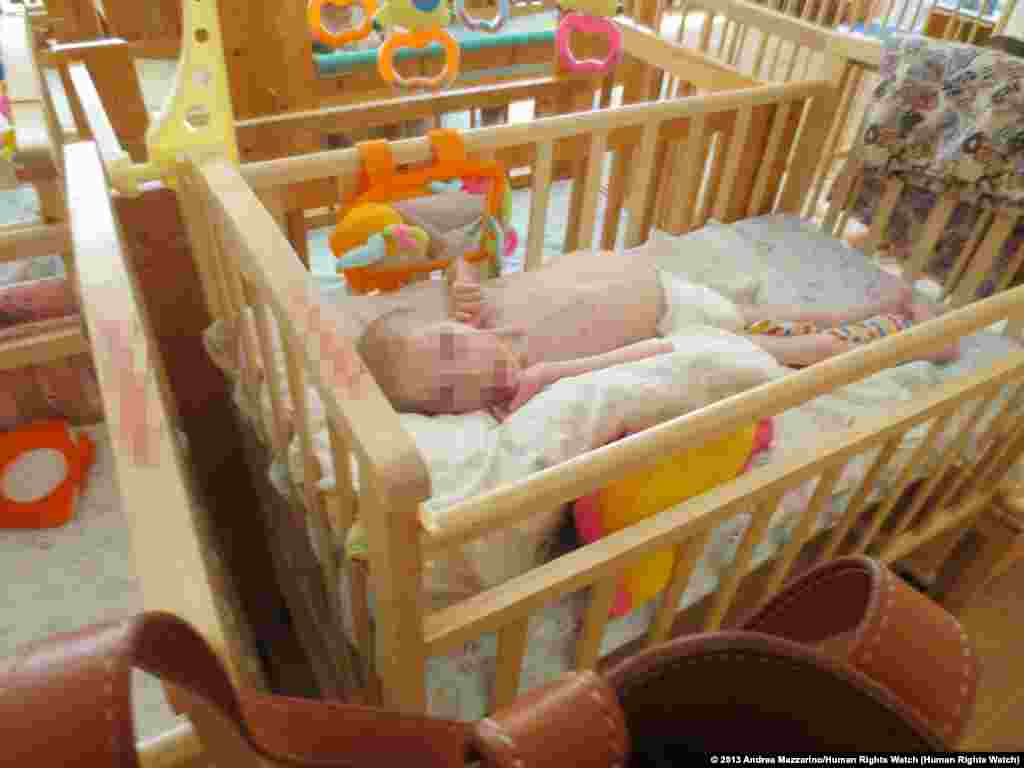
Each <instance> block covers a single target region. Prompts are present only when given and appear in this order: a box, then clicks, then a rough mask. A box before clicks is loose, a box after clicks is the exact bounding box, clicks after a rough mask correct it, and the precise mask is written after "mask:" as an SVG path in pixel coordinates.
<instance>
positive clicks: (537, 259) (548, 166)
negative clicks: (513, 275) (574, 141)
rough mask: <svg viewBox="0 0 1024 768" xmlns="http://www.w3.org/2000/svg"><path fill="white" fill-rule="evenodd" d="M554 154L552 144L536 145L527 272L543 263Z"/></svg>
mask: <svg viewBox="0 0 1024 768" xmlns="http://www.w3.org/2000/svg"><path fill="white" fill-rule="evenodd" d="M554 152H555V149H554V143H553V142H550V141H544V142H541V143H540V144H538V145H537V154H536V157H535V158H534V161H533V183H532V184H531V185H530V232H529V235H528V237H527V240H526V262H525V263H524V265H523V268H524V269H525V270H527V271H529V270H534V269H538V268H539V267H540V266H541V265H542V264H543V263H544V231H545V229H546V228H547V218H548V200H549V199H550V195H551V173H552V167H553V164H554Z"/></svg>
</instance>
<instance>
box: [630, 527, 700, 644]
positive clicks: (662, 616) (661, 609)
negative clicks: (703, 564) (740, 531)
mask: <svg viewBox="0 0 1024 768" xmlns="http://www.w3.org/2000/svg"><path fill="white" fill-rule="evenodd" d="M712 533H713V529H711V528H709V529H708V530H706V531H704V532H702V533H699V534H697V535H696V536H692V537H690V538H689V539H687V540H686V541H685V542H683V543H682V544H680V545H679V546H677V547H676V552H675V560H674V561H673V563H672V574H671V576H669V581H668V586H667V587H665V589H664V590H663V591H662V593H661V600H660V601H659V603H658V612H657V613H656V614H655V615H654V621H653V622H652V624H651V629H650V631H649V632H648V633H647V640H646V641H645V642H646V645H647V647H648V648H650V647H651V646H654V645H658V644H659V643H663V642H665V640H667V639H668V636H669V633H670V632H671V631H672V622H673V620H674V619H675V617H676V609H677V607H678V606H679V601H680V600H681V599H682V597H683V593H684V592H686V587H687V586H689V584H690V578H691V577H692V576H693V570H694V568H696V567H697V563H699V562H700V556H701V555H702V554H704V550H706V549H707V546H708V542H709V541H710V540H711V534H712Z"/></svg>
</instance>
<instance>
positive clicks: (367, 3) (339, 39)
mask: <svg viewBox="0 0 1024 768" xmlns="http://www.w3.org/2000/svg"><path fill="white" fill-rule="evenodd" d="M352 6H358V7H359V8H362V10H363V23H362V24H360V25H359V26H358V27H351V26H346V25H344V24H337V25H332V26H333V27H334V28H333V29H328V27H327V26H326V25H325V24H324V21H325V19H324V10H325V8H327V7H330V8H335V9H337V11H338V12H339V13H340V12H342V11H344V10H347V9H349V8H351V7H352ZM376 12H377V3H376V1H375V0H309V5H307V6H306V19H307V20H308V22H309V29H310V32H312V33H313V37H314V38H316V40H318V41H319V42H321V43H323V44H324V45H326V46H327V47H329V48H341V47H342V46H343V45H348V44H349V43H354V42H355V41H356V40H362V39H363V38H365V37H367V36H368V35H369V34H370V32H371V31H372V30H373V17H374V14H375V13H376Z"/></svg>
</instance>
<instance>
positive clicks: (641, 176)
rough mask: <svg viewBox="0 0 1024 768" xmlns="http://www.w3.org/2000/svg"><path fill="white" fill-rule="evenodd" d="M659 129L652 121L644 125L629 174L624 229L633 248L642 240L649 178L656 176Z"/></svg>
mask: <svg viewBox="0 0 1024 768" xmlns="http://www.w3.org/2000/svg"><path fill="white" fill-rule="evenodd" d="M660 129H661V124H660V123H657V122H654V121H651V122H649V123H647V124H646V125H644V130H643V134H642V136H641V138H640V151H639V153H637V156H636V158H635V160H636V162H635V163H634V164H633V167H632V169H631V171H630V174H629V195H628V197H627V200H626V210H627V212H628V213H629V227H628V229H627V231H626V248H635V247H636V246H638V245H640V244H641V243H642V242H643V235H644V232H643V221H644V217H645V215H646V211H647V209H648V206H649V203H650V198H651V197H652V195H651V179H652V178H654V177H655V176H656V168H655V166H654V158H655V154H656V150H657V148H658V131H659V130H660ZM691 130H692V123H691Z"/></svg>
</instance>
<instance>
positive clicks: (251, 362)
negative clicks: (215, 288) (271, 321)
mask: <svg viewBox="0 0 1024 768" xmlns="http://www.w3.org/2000/svg"><path fill="white" fill-rule="evenodd" d="M223 266H224V274H225V276H226V277H227V284H228V291H229V293H230V294H231V297H232V302H233V304H234V305H235V306H236V307H238V316H237V317H238V320H237V322H238V326H237V328H236V333H238V335H239V336H240V337H241V348H242V354H244V355H245V359H246V360H247V361H248V362H247V364H246V365H244V366H243V367H242V384H243V386H244V387H245V391H246V396H247V397H248V398H249V402H251V403H259V398H260V394H259V392H260V382H259V369H258V367H257V366H258V363H259V359H260V357H259V355H258V354H257V352H256V350H257V347H258V342H256V343H254V342H253V329H252V315H251V313H250V312H248V311H247V307H246V297H245V289H244V287H243V285H242V276H241V274H240V273H239V272H238V270H237V269H235V268H234V267H233V265H229V264H228V263H227V259H224V265H223ZM255 416H256V423H257V426H258V428H259V430H260V432H261V433H262V435H263V438H264V439H267V438H269V436H270V431H271V429H270V427H269V426H268V425H266V424H264V423H263V409H262V408H259V407H257V408H256V414H255Z"/></svg>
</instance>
